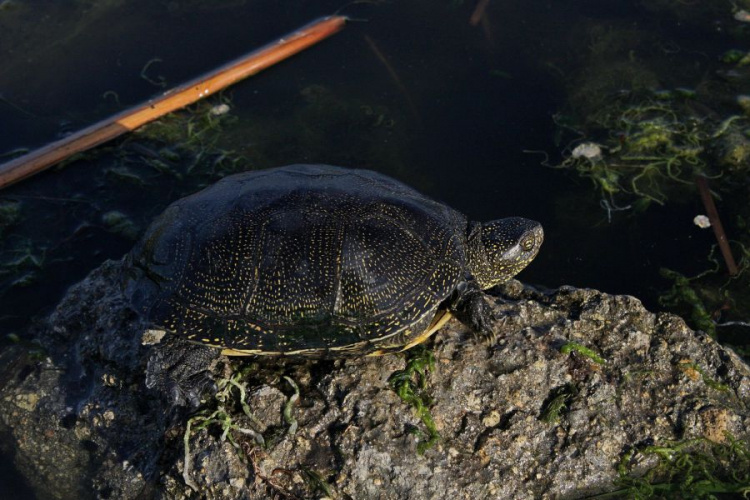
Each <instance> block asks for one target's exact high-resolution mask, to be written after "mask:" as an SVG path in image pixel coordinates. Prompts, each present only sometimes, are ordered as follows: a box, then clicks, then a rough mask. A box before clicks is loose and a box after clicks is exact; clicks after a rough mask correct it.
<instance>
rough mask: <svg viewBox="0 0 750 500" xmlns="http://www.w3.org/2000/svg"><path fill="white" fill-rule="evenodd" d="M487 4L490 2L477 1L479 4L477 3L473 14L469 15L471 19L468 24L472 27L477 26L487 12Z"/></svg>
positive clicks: (485, 0) (487, 0) (488, 0)
mask: <svg viewBox="0 0 750 500" xmlns="http://www.w3.org/2000/svg"><path fill="white" fill-rule="evenodd" d="M489 3H490V0H479V2H477V6H476V8H474V12H472V13H471V17H470V18H469V24H471V25H472V26H476V25H477V24H479V22H480V21H481V20H482V18H483V17H484V11H485V10H487V5H489Z"/></svg>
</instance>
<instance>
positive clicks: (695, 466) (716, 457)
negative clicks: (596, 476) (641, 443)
mask: <svg viewBox="0 0 750 500" xmlns="http://www.w3.org/2000/svg"><path fill="white" fill-rule="evenodd" d="M649 459H650V460H651V461H654V460H655V461H656V465H655V466H653V467H651V468H650V469H648V470H647V471H646V472H645V473H639V472H636V470H635V464H636V463H643V461H644V460H649ZM618 472H619V476H620V477H619V479H618V484H619V485H620V486H621V488H620V489H618V490H616V491H613V492H610V493H606V494H603V495H597V496H596V497H593V498H632V499H636V500H641V499H649V498H674V499H680V498H694V499H717V498H725V497H723V496H722V495H723V494H738V495H742V497H743V498H747V497H748V496H750V447H749V446H748V443H746V442H743V441H741V440H738V439H736V438H734V437H733V436H731V435H730V434H725V435H724V439H723V440H721V442H713V441H710V440H708V439H705V438H698V439H692V440H687V441H675V442H667V443H662V444H658V445H657V444H655V445H651V446H645V447H642V448H638V449H631V450H629V451H628V452H627V453H625V454H624V455H623V457H622V460H621V461H620V464H619V466H618Z"/></svg>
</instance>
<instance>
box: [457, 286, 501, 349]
mask: <svg viewBox="0 0 750 500" xmlns="http://www.w3.org/2000/svg"><path fill="white" fill-rule="evenodd" d="M456 291H457V294H458V297H456V298H455V299H454V301H453V305H452V307H451V308H450V310H451V313H453V314H454V315H455V316H456V317H457V318H458V319H459V321H461V322H462V323H464V324H465V325H467V326H469V327H470V328H471V329H472V331H474V332H475V333H476V335H477V336H478V337H479V338H480V339H482V340H483V341H484V342H486V343H487V344H488V345H493V344H494V343H495V342H496V341H497V335H496V334H495V328H494V326H495V322H496V321H497V317H496V316H495V314H494V312H493V310H492V307H491V306H490V305H489V304H488V303H487V301H486V300H485V298H484V293H483V292H482V291H481V290H480V289H479V287H478V286H477V285H476V284H472V283H469V284H466V285H464V286H463V287H461V286H459V287H458V288H457V289H456Z"/></svg>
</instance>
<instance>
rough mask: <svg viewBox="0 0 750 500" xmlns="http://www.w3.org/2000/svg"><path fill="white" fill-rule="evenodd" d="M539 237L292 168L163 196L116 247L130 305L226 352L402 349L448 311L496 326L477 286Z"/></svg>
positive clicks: (359, 180) (488, 332)
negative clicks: (164, 201) (161, 204)
mask: <svg viewBox="0 0 750 500" xmlns="http://www.w3.org/2000/svg"><path fill="white" fill-rule="evenodd" d="M543 239H544V232H543V230H542V226H541V225H540V224H539V223H538V222H535V221H532V220H528V219H525V218H521V217H508V218H503V219H498V220H494V221H491V222H487V223H479V222H471V221H469V220H468V219H467V218H466V217H465V216H464V215H463V214H461V213H460V212H458V211H456V210H454V209H452V208H450V207H449V206H447V205H445V204H443V203H440V202H438V201H435V200H433V199H431V198H429V197H427V196H425V195H423V194H421V193H420V192H418V191H416V190H415V189H413V188H411V187H409V186H407V185H406V184H403V183H401V182H399V181H397V180H395V179H393V178H391V177H388V176H386V175H384V174H381V173H378V172H375V171H371V170H361V169H350V168H345V167H335V166H330V165H290V166H285V167H278V168H273V169H267V170H258V171H249V172H244V173H239V174H234V175H231V176H227V177H225V178H223V179H222V180H220V181H218V182H217V183H215V184H213V185H211V186H209V187H207V188H205V189H204V190H202V191H200V192H198V193H196V194H193V195H190V196H188V197H186V198H183V199H180V200H178V201H176V202H174V203H173V204H172V205H170V206H169V207H168V208H167V209H166V210H165V211H164V212H163V213H162V215H160V216H159V217H158V218H157V219H156V220H155V221H154V222H153V223H152V224H151V225H150V227H149V228H148V229H147V230H146V232H145V234H144V236H143V237H142V238H141V239H140V241H139V242H138V243H137V244H136V246H135V247H134V248H133V250H132V251H131V252H130V253H129V254H128V255H127V256H126V258H125V265H124V273H123V276H124V278H123V280H124V287H125V291H126V295H127V297H128V298H129V299H130V301H131V304H132V305H133V307H134V308H135V309H136V310H138V311H139V312H141V313H142V314H143V315H145V317H146V318H147V320H148V322H149V323H150V324H152V325H154V326H156V327H158V328H159V329H160V330H162V331H164V332H167V333H170V334H176V335H177V336H179V337H181V338H183V339H186V340H188V341H189V342H192V343H198V344H204V345H206V346H210V347H214V348H218V349H221V353H222V354H226V355H287V356H303V357H305V356H306V357H345V356H359V355H380V354H385V353H389V352H395V351H402V350H406V349H408V348H410V347H412V346H414V345H417V344H419V343H421V342H423V341H424V340H425V339H427V338H428V337H429V336H430V335H432V334H433V333H434V332H435V331H437V330H438V329H439V328H440V327H441V326H442V325H443V324H445V322H446V321H447V320H448V319H449V318H450V317H451V316H452V315H453V316H456V317H457V318H458V319H459V320H461V321H462V322H464V323H466V324H467V325H468V326H469V327H470V328H472V329H473V330H474V331H475V332H477V333H478V334H480V335H483V336H485V337H488V338H492V337H493V336H494V334H493V330H492V320H493V316H492V310H491V308H490V306H489V305H488V303H487V302H486V300H485V299H484V292H483V290H486V289H488V288H490V287H493V286H495V285H497V284H499V283H503V282H506V281H508V280H509V279H511V278H512V277H513V276H515V275H516V274H517V273H518V272H519V271H521V269H523V268H524V267H525V266H526V265H527V264H528V263H529V262H531V261H532V260H533V259H534V257H536V255H537V253H538V251H539V247H540V245H541V244H542V241H543Z"/></svg>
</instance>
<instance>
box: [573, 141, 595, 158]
mask: <svg viewBox="0 0 750 500" xmlns="http://www.w3.org/2000/svg"><path fill="white" fill-rule="evenodd" d="M571 155H572V156H573V158H586V159H588V160H591V161H596V160H598V159H600V158H601V157H602V148H601V146H599V145H598V144H597V143H595V142H584V143H582V144H579V145H578V146H576V147H575V149H573V151H572V153H571Z"/></svg>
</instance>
